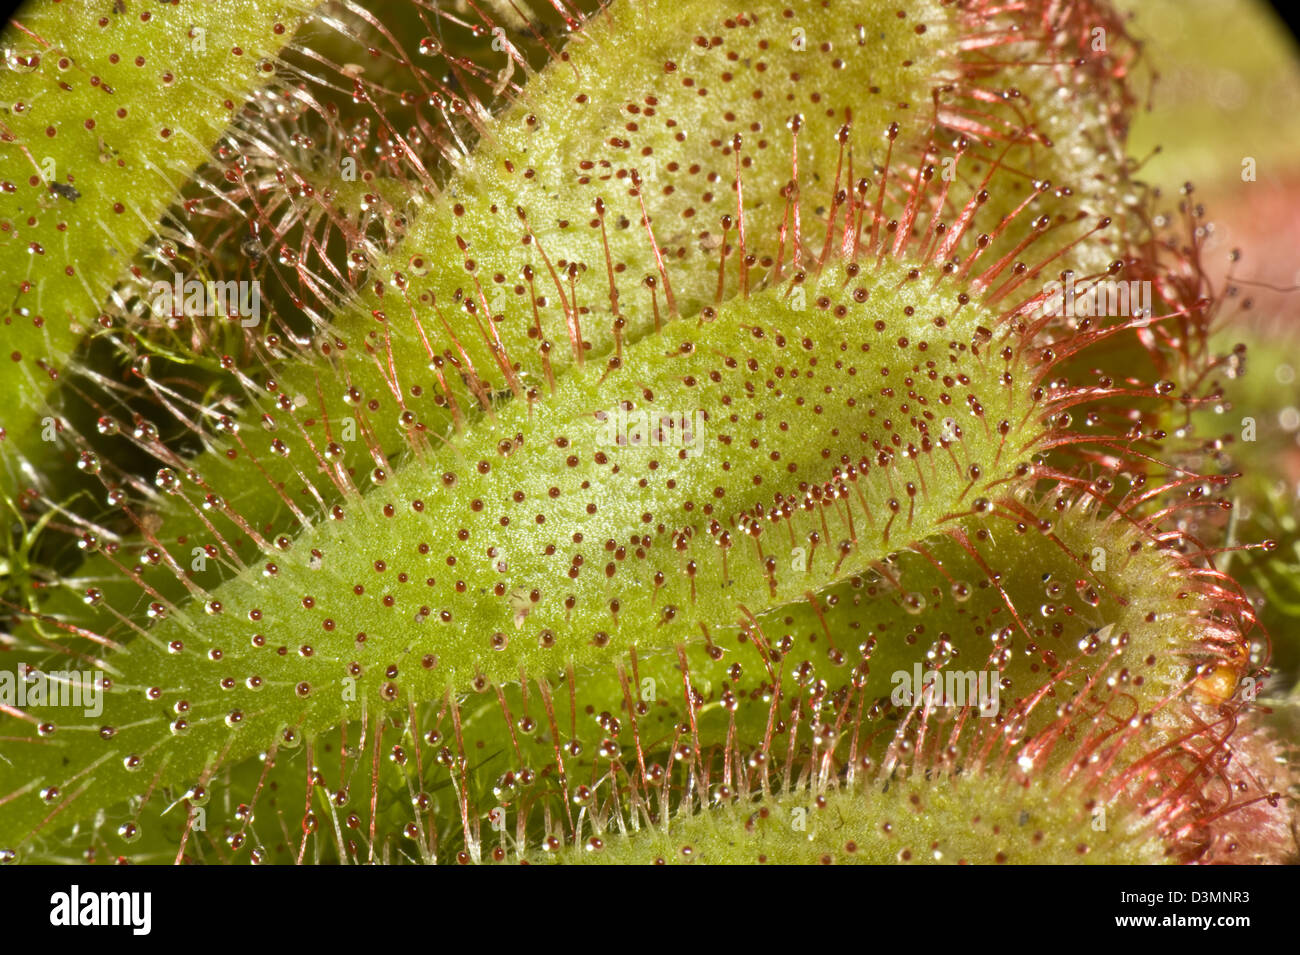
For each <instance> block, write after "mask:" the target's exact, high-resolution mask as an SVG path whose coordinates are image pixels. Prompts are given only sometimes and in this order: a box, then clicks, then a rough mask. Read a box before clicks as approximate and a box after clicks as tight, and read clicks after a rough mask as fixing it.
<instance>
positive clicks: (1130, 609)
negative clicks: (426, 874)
mask: <svg viewBox="0 0 1300 955" xmlns="http://www.w3.org/2000/svg"><path fill="white" fill-rule="evenodd" d="M1255 12H1256V13H1257V12H1258V11H1255ZM1163 15H1165V14H1161V13H1159V12H1158V11H1157V13H1156V14H1154V15H1153V16H1154V17H1155V19H1154V21H1153V20H1151V19H1150V18H1148V19H1147V20H1144V21H1142V23H1140V24H1139V23H1135V22H1134V20H1133V18H1132V17H1131V16H1129V15H1127V14H1125V13H1124V12H1123V11H1122V10H1119V9H1116V8H1113V7H1112V6H1110V5H1109V4H1108V3H1106V2H1102V0H1078V2H1069V3H1066V2H1059V0H1019V2H1016V3H994V2H990V0H889V2H877V0H819V2H806V0H780V2H769V0H744V2H743V3H742V2H733V0H725V2H717V0H690V2H682V0H609V2H608V3H604V4H598V3H595V2H576V0H528V2H525V0H437V2H435V0H400V2H379V0H329V2H324V3H320V4H313V3H310V2H306V0H270V2H268V0H209V2H190V0H172V2H165V0H163V2H156V3H147V2H142V0H116V2H114V0H62V2H58V0H32V2H29V3H28V4H26V5H25V6H24V7H22V8H21V9H20V10H19V11H18V12H17V13H16V14H15V15H14V19H13V20H12V21H11V22H10V23H9V24H8V25H7V26H6V27H5V28H4V33H3V46H4V49H3V56H4V64H3V69H2V70H0V309H2V310H3V312H2V314H3V324H2V325H0V339H2V341H3V348H0V387H2V389H3V391H2V393H3V406H2V408H0V455H2V464H0V508H2V509H3V523H2V524H0V724H3V725H2V726H0V861H4V862H11V863H20V864H21V863H50V862H58V863H80V864H85V863H113V862H124V861H129V862H141V863H165V864H170V863H195V864H203V863H215V864H242V863H320V864H346V863H364V862H382V863H393V864H398V863H487V862H508V863H516V862H528V863H533V864H538V863H579V862H581V863H597V864H599V863H644V864H649V863H689V862H709V863H729V864H740V863H762V862H770V863H825V862H835V863H840V862H867V863H905V862H906V863H961V862H968V863H1008V864H1017V863H1077V862H1085V863H1218V862H1227V863H1264V862H1288V861H1294V860H1295V859H1296V856H1297V852H1298V849H1297V841H1296V834H1295V833H1296V828H1295V818H1296V775H1295V753H1294V744H1295V724H1294V722H1288V719H1289V718H1290V717H1291V716H1292V715H1293V714H1294V713H1295V702H1294V699H1293V698H1291V697H1290V696H1289V695H1288V687H1289V686H1292V685H1294V684H1295V682H1296V676H1297V673H1296V669H1297V668H1296V662H1297V661H1296V656H1297V654H1296V653H1295V651H1294V649H1293V647H1294V643H1293V642H1292V643H1288V641H1294V635H1293V633H1292V627H1293V620H1294V617H1293V616H1292V613H1293V610H1292V608H1296V607H1297V605H1298V604H1300V598H1297V596H1296V593H1297V591H1296V590H1295V587H1296V580H1297V576H1296V573H1295V570H1296V562H1297V561H1298V560H1300V548H1297V546H1296V541H1297V538H1298V537H1300V535H1297V533H1296V527H1295V520H1294V517H1293V514H1292V511H1293V509H1294V501H1295V497H1294V481H1295V480H1296V478H1297V477H1300V469H1297V468H1293V469H1292V473H1290V474H1288V473H1285V472H1284V471H1283V470H1282V469H1280V468H1279V465H1278V461H1279V460H1281V459H1280V458H1279V457H1278V456H1279V455H1284V454H1285V453H1287V452H1286V449H1287V448H1288V447H1289V448H1290V451H1291V452H1292V453H1294V452H1295V451H1296V448H1295V443H1294V440H1293V438H1294V433H1295V432H1296V430H1297V428H1298V427H1300V412H1296V411H1295V408H1294V407H1292V406H1291V405H1290V402H1291V401H1292V400H1293V399H1291V398H1285V399H1284V398H1283V396H1282V395H1281V393H1280V392H1279V391H1278V388H1277V387H1274V386H1270V385H1269V384H1268V381H1267V380H1265V382H1264V383H1263V384H1259V383H1258V382H1255V383H1254V384H1250V383H1251V382H1252V377H1251V375H1252V374H1253V372H1254V367H1253V366H1254V351H1255V349H1254V347H1253V346H1248V345H1247V344H1242V342H1246V341H1249V342H1255V341H1256V340H1259V341H1260V342H1261V343H1264V344H1267V343H1268V341H1269V336H1268V335H1265V334H1262V333H1261V332H1260V329H1261V328H1266V327H1268V326H1266V325H1264V324H1262V323H1261V322H1260V311H1261V310H1260V307H1259V305H1258V304H1257V303H1255V302H1254V301H1252V288H1251V285H1250V282H1249V277H1250V276H1251V275H1258V274H1259V273H1257V272H1255V273H1252V272H1251V270H1250V266H1251V258H1250V254H1246V255H1244V256H1242V255H1240V254H1235V253H1234V254H1230V251H1231V250H1229V249H1226V248H1223V247H1222V243H1221V242H1218V243H1216V238H1217V237H1219V236H1220V235H1221V231H1222V230H1221V229H1220V230H1219V231H1216V221H1217V220H1216V218H1215V216H1216V210H1215V208H1214V207H1213V206H1212V205H1209V204H1205V203H1202V201H1201V196H1200V194H1199V193H1197V192H1195V191H1194V190H1195V187H1193V186H1192V185H1191V184H1187V185H1183V184H1182V182H1181V181H1178V182H1177V183H1176V184H1175V185H1174V186H1173V187H1172V188H1170V187H1169V186H1168V185H1167V184H1165V183H1164V182H1162V181H1159V180H1157V179H1155V178H1148V176H1147V169H1148V166H1147V163H1148V162H1149V161H1152V162H1154V161H1155V160H1152V154H1151V152H1150V150H1149V149H1147V148H1146V147H1145V146H1144V147H1143V148H1144V150H1145V152H1144V153H1143V154H1138V153H1137V152H1136V151H1135V150H1134V148H1133V146H1132V144H1131V142H1130V138H1131V135H1130V134H1131V131H1132V129H1133V128H1134V127H1135V125H1140V124H1141V123H1143V122H1144V121H1145V119H1146V118H1147V117H1148V116H1149V114H1150V110H1149V109H1148V107H1147V104H1148V103H1149V101H1150V96H1151V91H1150V87H1151V83H1152V80H1151V74H1152V73H1153V72H1159V71H1160V69H1161V61H1160V60H1159V57H1160V56H1169V57H1171V58H1172V59H1171V61H1170V65H1171V66H1173V65H1176V63H1177V59H1176V58H1177V57H1178V56H1179V55H1180V54H1179V53H1178V49H1177V47H1176V45H1175V46H1174V48H1173V50H1172V52H1171V50H1170V49H1169V48H1166V47H1162V46H1160V45H1159V44H1156V45H1155V47H1152V45H1151V44H1149V43H1148V42H1145V41H1144V40H1143V39H1142V32H1141V31H1140V30H1139V29H1138V27H1139V26H1141V27H1143V29H1145V30H1146V31H1147V32H1155V33H1157V34H1158V31H1159V25H1160V19H1159V17H1160V16H1163ZM1168 15H1169V16H1173V15H1174V14H1172V13H1168ZM1244 15H1245V14H1243V16H1244ZM1153 23H1154V27H1153ZM1189 35H1190V36H1191V38H1192V39H1195V38H1196V37H1197V36H1198V34H1197V33H1196V30H1195V29H1191V31H1190V34H1189ZM1192 39H1189V40H1188V42H1192ZM1239 53H1240V55H1241V56H1248V55H1250V54H1249V51H1248V50H1242V51H1239ZM1156 88H1159V86H1158V82H1157V86H1156ZM1207 108H1208V107H1207ZM1198 115H1200V114H1199V113H1198V107H1197V105H1196V104H1194V103H1193V104H1191V105H1188V106H1185V107H1184V108H1183V110H1182V112H1179V111H1177V110H1173V111H1165V112H1163V113H1160V114H1159V116H1160V117H1161V118H1163V120H1164V121H1165V126H1163V127H1159V129H1158V131H1157V133H1156V136H1157V141H1158V142H1159V143H1160V144H1161V145H1163V146H1164V147H1165V152H1163V153H1160V154H1157V156H1158V159H1159V161H1160V162H1163V163H1164V164H1165V165H1164V166H1163V167H1161V168H1162V169H1168V168H1170V165H1169V164H1170V163H1171V162H1172V163H1173V164H1174V168H1175V169H1176V165H1177V157H1178V155H1179V152H1178V150H1179V148H1180V141H1181V140H1182V139H1186V140H1187V141H1189V142H1203V141H1209V139H1210V137H1208V136H1205V137H1202V138H1201V139H1199V140H1198V139H1197V136H1198V135H1200V133H1199V132H1198V130H1199V129H1200V127H1199V126H1198V125H1196V119H1197V116H1198ZM1143 128H1144V130H1148V129H1150V128H1154V127H1143ZM1263 128H1264V132H1263V134H1262V135H1260V136H1259V137H1258V138H1259V139H1260V140H1261V142H1259V143H1257V144H1242V143H1240V142H1234V143H1232V144H1230V145H1229V146H1227V147H1225V148H1226V150H1227V151H1226V152H1224V151H1223V150H1220V151H1219V152H1218V153H1215V154H1214V155H1213V157H1212V159H1211V160H1210V161H1209V162H1208V168H1209V169H1210V170H1211V171H1210V173H1207V175H1210V176H1215V175H1218V176H1221V177H1222V178H1223V179H1224V180H1229V179H1231V180H1236V181H1238V182H1239V183H1249V182H1255V181H1256V178H1258V179H1262V180H1266V181H1269V182H1271V181H1273V180H1272V178H1270V177H1272V176H1274V174H1275V171H1276V169H1277V168H1279V167H1280V166H1281V165H1282V164H1283V163H1284V161H1285V160H1284V159H1283V158H1278V156H1279V154H1278V153H1277V152H1269V151H1268V150H1267V148H1266V147H1267V143H1265V142H1263V140H1265V139H1269V138H1270V137H1271V139H1269V141H1272V140H1284V139H1286V137H1288V136H1290V132H1289V131H1287V130H1286V129H1284V128H1279V127H1278V125H1277V124H1265V125H1264V127H1263ZM1251 130H1252V127H1250V126H1248V125H1244V126H1243V131H1242V133H1241V138H1243V139H1249V138H1250V136H1251ZM1148 134H1149V133H1148V132H1144V135H1148ZM1287 141H1290V140H1287ZM1239 154H1240V155H1239ZM1298 154H1300V153H1296V152H1293V153H1291V154H1290V155H1291V157H1292V161H1293V162H1294V157H1295V156H1296V155H1298ZM1247 160H1249V161H1247ZM1270 163H1271V164H1272V165H1270ZM1216 164H1217V165H1216ZM1206 166H1207V164H1206V163H1204V162H1203V163H1202V168H1206ZM1215 170H1217V172H1215ZM1248 175H1249V176H1250V177H1256V178H1247V176H1248ZM1291 195H1292V196H1294V193H1292V194H1291ZM1291 201H1294V200H1293V199H1292V200H1291ZM1227 205H1228V206H1229V211H1231V203H1228V204H1227ZM1291 208H1294V206H1292V207H1291ZM1266 243H1267V239H1265V242H1264V243H1262V244H1266ZM1257 244H1260V243H1259V242H1258V240H1257ZM1294 267H1295V266H1294V263H1292V264H1291V266H1290V268H1291V269H1292V270H1293V269H1294ZM1279 301H1280V303H1281V304H1279V305H1277V307H1276V309H1274V310H1273V311H1272V312H1270V314H1269V315H1268V316H1267V318H1268V319H1269V320H1270V321H1272V322H1274V323H1275V327H1276V326H1278V325H1285V319H1286V318H1287V317H1288V316H1287V313H1286V309H1287V308H1290V309H1291V310H1292V312H1294V311H1295V308H1294V304H1293V302H1292V300H1291V298H1289V297H1287V296H1282V297H1281V298H1280V299H1279ZM1269 307H1270V308H1273V306H1271V305H1270V306H1269ZM1296 320H1297V321H1300V315H1297V316H1296ZM1298 327H1300V326H1298ZM1239 332H1240V334H1238V333H1239ZM1277 334H1279V335H1280V334H1283V333H1277ZM1285 334H1290V335H1294V334H1295V333H1294V332H1287V333H1285ZM1252 336H1253V337H1252ZM1291 340H1292V341H1294V339H1293V338H1292V339H1291ZM1269 361H1274V359H1269ZM1274 363H1275V362H1274ZM1288 367H1289V366H1288ZM1269 369H1270V370H1269V374H1274V372H1273V369H1272V365H1271V364H1270V365H1269ZM1284 379H1285V375H1284V374H1283V373H1281V372H1277V373H1276V381H1277V382H1283V380H1284ZM1292 380H1294V374H1293V375H1292V376H1291V379H1288V381H1292ZM1247 385H1250V387H1246V386H1247ZM1279 401H1281V404H1282V405H1286V406H1287V408H1284V409H1282V410H1281V411H1278V410H1277V409H1276V408H1275V407H1274V406H1275V405H1277V406H1278V407H1281V406H1280V405H1278V402H1279ZM1250 402H1256V403H1257V405H1252V404H1250ZM1256 408H1257V409H1258V410H1253V409H1256ZM1269 409H1273V410H1269ZM1288 409H1289V411H1290V412H1291V416H1290V417H1288V416H1287V415H1286V414H1285V411H1286V410H1288ZM1279 415H1280V417H1279ZM1275 419H1276V421H1275ZM1277 422H1280V424H1278V423H1277ZM1279 481H1281V482H1282V483H1283V487H1282V489H1281V490H1279V489H1278V487H1277V482H1279ZM1286 482H1291V483H1290V484H1287V483H1286ZM1288 521H1289V523H1288ZM1270 615H1271V616H1270ZM1275 655H1276V656H1275ZM1274 660H1276V661H1278V662H1277V663H1276V664H1275V663H1274Z"/></svg>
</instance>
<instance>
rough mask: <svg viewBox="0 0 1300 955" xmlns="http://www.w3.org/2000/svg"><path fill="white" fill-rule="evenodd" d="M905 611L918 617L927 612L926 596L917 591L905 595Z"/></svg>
mask: <svg viewBox="0 0 1300 955" xmlns="http://www.w3.org/2000/svg"><path fill="white" fill-rule="evenodd" d="M903 609H904V610H906V611H907V612H908V613H910V614H912V615H913V616H916V615H917V614H919V613H921V612H922V611H923V610H925V596H924V595H922V594H919V593H916V592H915V591H913V592H911V593H905V594H903Z"/></svg>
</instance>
